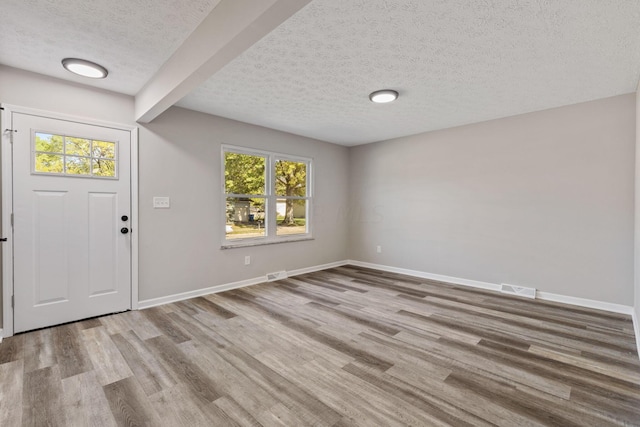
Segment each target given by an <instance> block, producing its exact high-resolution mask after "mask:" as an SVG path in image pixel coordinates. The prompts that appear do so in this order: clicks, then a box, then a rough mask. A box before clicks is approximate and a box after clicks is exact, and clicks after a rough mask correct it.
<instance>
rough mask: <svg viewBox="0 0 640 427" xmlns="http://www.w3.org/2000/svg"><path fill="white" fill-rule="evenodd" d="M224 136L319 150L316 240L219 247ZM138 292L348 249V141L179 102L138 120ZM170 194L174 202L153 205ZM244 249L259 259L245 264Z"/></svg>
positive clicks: (310, 152)
mask: <svg viewBox="0 0 640 427" xmlns="http://www.w3.org/2000/svg"><path fill="white" fill-rule="evenodd" d="M221 144H232V145H239V146H243V147H251V148H258V149H264V150H270V151H274V152H281V153H287V154H293V155H299V156H305V157H311V158H313V161H314V163H313V166H314V181H315V185H314V212H313V214H314V216H313V218H314V220H313V224H314V237H315V239H314V240H312V241H305V242H296V243H286V244H277V245H268V246H255V247H250V248H234V249H226V250H221V249H220V244H221V239H222V232H223V230H222V224H223V219H222V216H223V213H224V208H223V205H222V198H221V195H220V194H221V188H222V183H221V171H220V168H221V163H220V150H221V148H220V146H221ZM140 159H141V163H140V183H141V185H140V271H141V272H144V273H143V274H141V275H140V299H141V300H145V299H150V298H156V297H160V296H165V295H170V294H174V293H177V292H185V291H190V290H196V289H200V288H204V287H208V286H214V285H218V284H224V283H230V282H235V281H239V280H244V279H250V278H254V277H258V276H264V275H265V274H266V273H268V272H272V271H278V270H292V269H297V268H302V267H309V266H314V265H321V264H326V263H330V262H334V261H341V260H344V259H346V258H347V245H346V239H345V236H346V234H347V224H346V223H344V222H341V221H337V220H336V218H337V217H338V214H339V212H340V211H341V210H343V209H344V207H345V206H346V204H347V202H348V200H347V187H346V185H345V183H346V181H347V176H348V169H347V168H348V164H347V163H348V151H347V149H346V148H345V147H341V146H338V145H334V144H329V143H326V142H321V141H314V140H311V139H308V138H304V137H300V136H295V135H291V134H286V133H283V132H278V131H273V130H269V129H265V128H262V127H259V126H252V125H248V124H244V123H240V122H236V121H232V120H227V119H223V118H220V117H214V116H211V115H207V114H201V113H196V112H193V111H189V110H185V109H181V108H175V107H174V108H171V109H170V110H169V111H167V112H165V113H164V114H162V115H161V116H160V117H158V118H157V119H156V120H154V121H153V122H152V123H151V124H149V125H144V126H142V127H141V130H140ZM153 196H170V197H171V209H168V210H162V209H153V208H152V199H153ZM245 255H250V256H251V265H249V266H245V265H244V257H245Z"/></svg>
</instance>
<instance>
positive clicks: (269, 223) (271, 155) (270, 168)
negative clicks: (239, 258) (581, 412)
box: [219, 144, 314, 249]
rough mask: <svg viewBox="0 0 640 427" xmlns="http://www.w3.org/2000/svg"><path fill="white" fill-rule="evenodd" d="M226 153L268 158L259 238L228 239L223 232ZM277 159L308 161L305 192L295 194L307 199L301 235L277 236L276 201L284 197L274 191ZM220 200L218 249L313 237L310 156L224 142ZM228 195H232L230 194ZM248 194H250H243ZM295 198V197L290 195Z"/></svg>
mask: <svg viewBox="0 0 640 427" xmlns="http://www.w3.org/2000/svg"><path fill="white" fill-rule="evenodd" d="M225 152H234V153H241V154H249V155H254V156H263V157H265V158H266V160H267V165H266V171H265V187H266V188H265V193H266V194H265V195H264V198H265V219H266V221H265V230H266V235H265V236H262V237H247V238H242V239H234V240H227V236H226V233H225V226H226V224H227V214H226V202H227V197H228V195H227V193H226V192H225V191H226V189H225V175H224V172H225V155H224V154H225ZM276 160H287V161H295V162H304V163H306V164H307V195H306V196H305V197H295V198H296V199H299V200H307V203H306V214H305V215H306V225H307V232H306V233H304V234H293V235H283V236H278V235H277V223H276V216H277V215H276V203H277V199H278V198H283V196H277V195H276V194H275V193H276V181H275V177H274V176H273V174H274V171H275V162H276ZM220 162H221V168H220V170H221V173H220V175H221V185H220V187H221V191H220V193H221V198H222V199H221V200H222V204H221V206H222V209H223V215H222V221H221V223H220V225H219V227H220V228H219V229H220V230H221V231H222V244H221V246H220V248H221V249H232V248H242V247H248V246H261V245H273V244H277V243H286V242H299V241H305V240H312V239H313V217H312V216H313V215H312V213H313V198H314V197H313V159H312V158H309V157H303V156H295V155H292V154H283V153H278V152H273V151H265V150H258V149H253V148H248V147H239V146H236V145H227V144H223V145H222V147H221V156H220ZM233 196H240V197H241V196H243V195H240V194H234V195H233ZM233 196H231V197H233ZM244 196H250V195H244ZM290 198H294V197H290Z"/></svg>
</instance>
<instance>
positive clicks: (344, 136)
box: [0, 0, 640, 145]
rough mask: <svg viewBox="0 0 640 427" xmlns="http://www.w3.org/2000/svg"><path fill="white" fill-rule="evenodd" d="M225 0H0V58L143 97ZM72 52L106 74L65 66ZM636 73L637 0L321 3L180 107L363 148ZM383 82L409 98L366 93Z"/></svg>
mask: <svg viewBox="0 0 640 427" xmlns="http://www.w3.org/2000/svg"><path fill="white" fill-rule="evenodd" d="M219 1H220V0H93V1H88V0H0V10H1V11H2V19H3V21H2V35H1V36H0V64H4V65H8V66H12V67H16V68H21V69H25V70H29V71H34V72H37V73H41V74H45V75H50V76H54V77H59V78H63V79H66V80H72V81H76V82H80V83H84V84H90V85H92V86H97V87H101V88H104V89H109V90H113V91H116V92H121V93H125V94H130V95H134V94H136V93H138V92H139V90H140V89H141V88H142V87H143V86H144V85H145V84H146V83H147V82H148V81H149V80H150V79H151V78H152V77H153V75H154V74H155V73H156V71H157V70H158V69H159V68H160V67H161V66H162V64H163V63H165V61H166V60H167V59H169V57H170V56H171V55H172V53H173V52H174V51H175V50H176V49H178V48H179V46H180V45H181V44H182V42H183V41H184V40H185V39H186V38H187V37H188V36H189V34H191V32H192V31H193V30H194V29H195V28H196V26H197V25H198V24H199V23H200V22H201V21H202V20H203V19H204V18H205V17H206V16H207V15H208V14H209V13H210V12H211V11H212V10H213V12H211V13H216V10H214V8H215V6H216V5H217V4H218V3H219ZM74 56H75V57H81V58H85V59H89V60H93V61H96V62H98V63H101V64H102V65H104V66H106V67H107V68H108V69H109V71H110V75H109V77H108V78H107V79H105V80H88V79H83V78H80V77H76V76H74V75H72V74H70V73H68V72H67V71H65V70H64V69H62V67H61V66H60V60H61V59H62V58H64V57H74ZM639 75H640V1H638V0H518V1H516V0H467V1H462V0H313V1H312V2H311V3H310V4H309V5H308V6H306V7H304V8H303V9H302V10H301V11H300V12H298V13H297V14H295V15H294V16H293V17H291V18H290V19H289V20H287V21H286V22H284V23H283V24H282V25H280V26H279V27H277V28H276V29H275V30H274V31H272V32H271V33H270V34H268V35H267V36H266V37H264V38H263V39H262V40H260V41H258V42H257V43H256V44H255V45H253V46H252V47H250V48H249V49H248V50H246V51H245V52H244V53H242V54H240V56H238V57H237V58H236V59H235V60H232V61H231V62H230V63H229V64H228V65H226V66H225V67H224V68H222V69H221V70H220V71H218V72H217V73H216V74H215V75H213V76H212V77H211V78H210V79H208V80H207V81H206V82H205V83H204V84H203V85H201V86H200V87H199V88H197V89H196V90H194V91H193V92H192V93H191V94H189V95H188V96H186V97H185V98H183V99H182V100H181V101H180V102H179V103H178V104H177V105H179V106H182V107H185V108H190V109H194V110H199V111H203V112H207V113H211V114H215V115H219V116H223V117H228V118H232V119H236V120H240V121H245V122H249V123H254V124H258V125H262V126H267V127H270V128H274V129H280V130H284V131H288V132H292V133H296V134H300V135H305V136H309V137H313V138H317V139H322V140H326V141H331V142H335V143H339V144H344V145H355V144H361V143H367V142H373V141H378V140H384V139H390V138H394V137H398V136H403V135H410V134H415V133H420V132H425V131H429V130H435V129H441V128H447V127H452V126H457V125H462V124H467V123H473V122H479V121H484V120H489V119H494V118H500V117H506V116H511V115H515V114H520V113H525V112H530V111H536V110H542V109H546V108H552V107H556V106H561V105H567V104H573V103H578V102H583V101H588V100H593V99H598V98H603V97H608V96H614V95H618V94H623V93H629V92H634V91H635V89H636V85H637V83H638V77H639ZM385 88H390V89H395V90H397V91H398V92H400V98H399V99H398V100H397V101H396V102H394V103H392V104H384V105H375V104H372V103H371V102H370V101H369V100H368V95H369V93H370V92H372V91H374V90H378V89H385ZM0 96H1V94H0ZM0 100H1V99H0Z"/></svg>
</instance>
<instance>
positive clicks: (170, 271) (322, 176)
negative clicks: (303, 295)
mask: <svg viewBox="0 0 640 427" xmlns="http://www.w3.org/2000/svg"><path fill="white" fill-rule="evenodd" d="M0 102H3V103H7V104H13V105H17V106H20V107H28V108H37V109H42V110H48V111H52V112H57V113H62V114H71V115H76V116H80V117H86V118H89V119H93V120H103V121H110V122H115V123H121V124H127V125H135V123H134V122H133V117H134V113H133V98H132V97H130V96H124V95H118V94H114V93H112V92H107V91H101V90H96V89H92V88H88V87H85V86H81V85H75V84H73V83H68V82H64V81H61V80H58V79H53V78H48V77H44V76H41V75H38V74H33V73H28V72H24V71H21V70H16V69H13V68H8V67H4V66H0ZM221 143H226V144H235V145H241V146H248V147H255V148H261V149H265V150H272V151H278V152H284V153H290V154H295V155H300V156H305V157H311V158H313V159H314V166H315V169H316V173H315V188H314V190H315V196H316V197H315V206H314V214H315V221H314V224H315V229H314V236H315V240H312V241H306V242H297V243H289V244H277V245H269V246H261V247H253V248H245V249H228V250H221V249H220V239H221V231H222V230H221V227H222V224H223V220H222V216H223V215H224V210H223V209H222V208H221V196H220V189H221V183H220V144H221ZM139 146H140V147H139V153H140V162H139V180H140V186H139V190H140V198H139V202H140V215H139V227H140V230H139V231H140V235H139V236H140V239H139V242H140V253H139V255H140V275H139V280H140V289H139V296H140V299H141V300H145V299H149V298H155V297H160V296H167V295H172V294H176V293H180V292H186V291H191V290H196V289H200V288H203V287H209V286H214V285H219V284H225V283H229V282H235V281H240V280H244V279H249V278H254V277H258V276H262V275H264V274H266V273H267V272H271V271H276V270H281V269H286V270H292V269H298V268H305V267H311V266H315V265H319V264H324V263H330V262H334V261H341V260H344V259H346V258H347V251H346V238H345V236H346V234H347V224H345V223H344V222H340V221H337V217H338V214H339V212H341V211H342V210H344V206H345V205H346V204H347V188H346V186H345V182H346V180H347V175H348V172H347V168H348V165H347V163H348V150H347V148H345V147H341V146H337V145H334V144H329V143H325V142H319V141H313V140H311V139H308V138H304V137H299V136H295V135H291V134H286V133H283V132H278V131H272V130H268V129H265V128H261V127H258V126H252V125H247V124H243V123H239V122H235V121H232V120H227V119H223V118H218V117H214V116H210V115H206V114H201V113H196V112H193V111H188V110H184V109H180V108H172V109H171V110H169V111H167V112H166V113H164V114H163V115H162V116H160V117H159V118H158V119H156V120H155V121H154V122H153V123H152V124H150V125H145V126H140V132H139ZM154 195H155V196H157V195H162V196H170V197H171V209H168V210H161V209H152V198H153V196H154ZM245 255H251V257H252V262H251V265H249V266H244V256H245ZM1 294H2V292H0V295H1ZM1 309H2V306H1V305H0V322H1V320H2V315H1Z"/></svg>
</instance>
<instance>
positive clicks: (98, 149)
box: [34, 132, 116, 178]
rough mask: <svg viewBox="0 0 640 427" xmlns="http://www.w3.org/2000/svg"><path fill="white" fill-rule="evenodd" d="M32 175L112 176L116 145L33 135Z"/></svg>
mask: <svg viewBox="0 0 640 427" xmlns="http://www.w3.org/2000/svg"><path fill="white" fill-rule="evenodd" d="M34 148H35V150H34V151H35V153H34V155H35V158H34V171H35V172H36V173H47V174H60V175H79V176H82V175H85V176H99V177H110V178H113V177H115V176H116V143H115V142H111V141H98V140H92V139H85V138H77V137H72V136H63V135H56V134H49V133H41V132H36V134H35V140H34Z"/></svg>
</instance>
